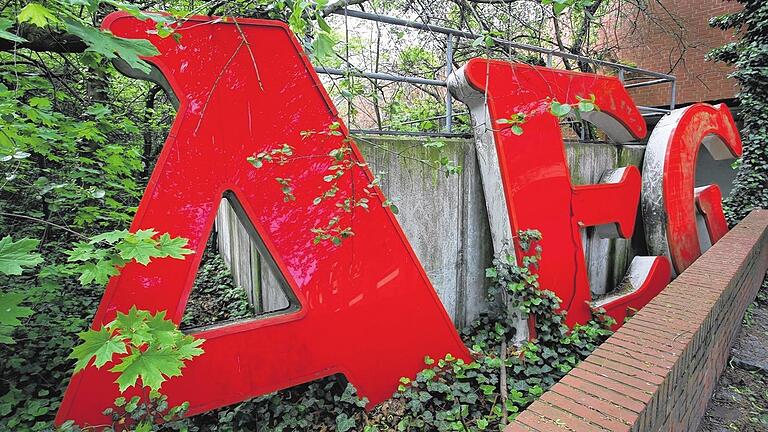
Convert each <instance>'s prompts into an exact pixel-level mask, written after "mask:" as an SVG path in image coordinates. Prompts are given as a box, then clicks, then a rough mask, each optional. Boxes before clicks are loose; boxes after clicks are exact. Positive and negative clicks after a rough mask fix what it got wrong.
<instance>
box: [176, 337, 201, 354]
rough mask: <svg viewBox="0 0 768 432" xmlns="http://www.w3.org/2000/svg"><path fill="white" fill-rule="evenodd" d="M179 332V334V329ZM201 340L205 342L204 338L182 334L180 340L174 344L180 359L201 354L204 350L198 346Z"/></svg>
mask: <svg viewBox="0 0 768 432" xmlns="http://www.w3.org/2000/svg"><path fill="white" fill-rule="evenodd" d="M179 333H180V334H181V332H180V331H179ZM203 342H205V339H200V338H197V337H194V336H184V337H183V338H182V339H181V341H180V342H178V343H177V344H176V350H177V351H178V353H179V357H180V358H181V359H182V360H190V359H192V358H193V357H197V356H199V355H201V354H203V353H204V352H205V351H203V349H202V348H200V345H202V344H203Z"/></svg>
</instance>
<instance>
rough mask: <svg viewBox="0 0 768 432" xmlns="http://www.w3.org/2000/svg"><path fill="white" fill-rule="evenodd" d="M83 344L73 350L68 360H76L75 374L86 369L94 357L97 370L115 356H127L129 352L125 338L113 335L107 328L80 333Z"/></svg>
mask: <svg viewBox="0 0 768 432" xmlns="http://www.w3.org/2000/svg"><path fill="white" fill-rule="evenodd" d="M78 336H79V337H80V339H82V341H83V343H81V344H80V345H78V346H76V347H75V348H74V349H72V353H71V354H70V355H69V357H68V358H70V359H76V360H77V362H76V363H75V372H77V371H79V370H81V369H83V368H85V367H86V366H88V364H89V363H90V362H91V359H93V358H94V357H95V358H96V360H95V361H94V363H93V365H94V366H96V367H97V368H100V367H102V366H104V364H106V363H107V362H109V361H111V360H112V357H113V356H114V355H115V354H125V353H127V352H128V350H127V348H126V345H125V342H123V339H124V336H122V335H113V334H112V332H110V331H109V329H107V328H106V327H102V328H101V330H88V331H84V332H81V333H78Z"/></svg>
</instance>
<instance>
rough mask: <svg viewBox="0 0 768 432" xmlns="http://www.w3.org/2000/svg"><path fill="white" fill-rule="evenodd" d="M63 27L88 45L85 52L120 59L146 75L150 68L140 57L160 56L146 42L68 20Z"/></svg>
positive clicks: (152, 46)
mask: <svg viewBox="0 0 768 432" xmlns="http://www.w3.org/2000/svg"><path fill="white" fill-rule="evenodd" d="M64 25H65V26H66V28H67V31H68V32H69V33H72V34H73V35H75V36H77V37H79V38H80V39H82V40H83V41H84V42H85V43H86V45H88V48H87V49H86V51H91V52H95V53H98V54H101V55H103V56H104V57H106V58H107V59H110V60H111V59H114V58H117V57H120V58H121V59H123V60H125V61H126V63H128V65H129V66H131V67H132V68H135V69H139V70H141V71H143V72H146V73H149V72H150V70H151V68H150V66H149V64H148V63H147V62H145V61H144V60H142V59H141V57H154V56H156V55H158V54H160V52H159V51H158V50H157V48H155V46H154V45H152V43H150V42H149V41H148V40H144V39H124V38H120V37H117V36H115V35H113V34H112V33H110V32H108V31H101V30H99V29H96V28H93V27H89V26H86V25H83V24H82V23H79V22H77V21H75V20H73V19H70V18H65V19H64Z"/></svg>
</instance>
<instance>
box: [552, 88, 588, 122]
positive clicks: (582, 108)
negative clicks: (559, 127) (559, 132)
mask: <svg viewBox="0 0 768 432" xmlns="http://www.w3.org/2000/svg"><path fill="white" fill-rule="evenodd" d="M576 100H577V101H578V102H577V103H576V104H575V105H572V104H567V103H560V102H558V100H557V99H552V101H551V102H550V104H549V112H550V113H551V114H552V115H553V116H555V117H557V118H559V119H561V120H562V119H563V118H564V117H566V116H567V115H569V114H571V113H573V115H575V116H576V119H578V120H581V114H583V113H588V112H591V111H600V107H598V106H597V104H596V103H595V95H594V94H590V95H589V98H588V99H587V98H583V97H581V96H579V95H576Z"/></svg>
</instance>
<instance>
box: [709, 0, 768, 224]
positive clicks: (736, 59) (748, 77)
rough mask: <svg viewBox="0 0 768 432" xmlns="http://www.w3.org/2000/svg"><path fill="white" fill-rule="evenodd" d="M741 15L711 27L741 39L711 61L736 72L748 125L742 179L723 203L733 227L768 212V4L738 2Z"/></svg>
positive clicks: (755, 0) (738, 178)
mask: <svg viewBox="0 0 768 432" xmlns="http://www.w3.org/2000/svg"><path fill="white" fill-rule="evenodd" d="M737 1H738V2H739V3H741V4H742V5H744V9H743V10H742V11H739V12H736V13H733V14H730V15H723V16H719V17H715V18H712V19H711V20H710V24H711V25H712V26H714V27H717V28H720V29H722V30H736V32H737V34H738V35H739V37H740V39H739V40H738V41H736V42H731V43H729V44H726V45H725V46H722V47H720V48H717V49H715V50H713V51H711V52H710V53H709V55H708V57H709V58H710V59H712V60H716V61H722V62H725V63H728V64H730V65H733V66H735V67H736V71H735V72H733V73H732V74H731V75H730V76H731V77H733V78H735V79H736V80H737V81H738V82H739V86H740V91H739V93H738V95H737V97H738V100H739V105H740V106H741V114H742V117H743V119H744V123H743V125H742V127H741V135H742V143H743V145H744V152H743V155H742V157H741V159H740V160H739V161H738V163H737V164H736V165H737V166H738V174H737V175H736V180H735V181H734V183H733V189H732V190H731V194H730V196H729V197H728V198H726V199H725V202H724V209H725V213H726V217H727V218H728V221H729V223H730V224H731V225H735V224H736V223H738V222H739V221H740V220H741V219H743V218H744V217H745V216H746V215H747V214H748V213H749V212H750V211H751V210H753V209H756V208H763V209H765V208H768V187H766V186H767V185H768V147H766V145H765V143H766V142H768V111H767V110H766V109H765V106H766V104H768V93H766V82H768V36H767V35H768V29H766V22H768V3H766V2H764V1H760V0H737Z"/></svg>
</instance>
